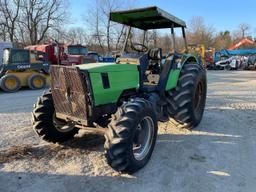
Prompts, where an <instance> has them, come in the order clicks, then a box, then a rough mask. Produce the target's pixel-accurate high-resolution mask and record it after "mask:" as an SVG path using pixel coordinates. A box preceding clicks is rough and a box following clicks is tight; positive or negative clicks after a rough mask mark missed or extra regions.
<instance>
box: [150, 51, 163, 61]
mask: <svg viewBox="0 0 256 192" xmlns="http://www.w3.org/2000/svg"><path fill="white" fill-rule="evenodd" d="M148 57H149V59H150V60H152V61H155V62H156V61H161V59H162V58H163V55H162V49H161V48H153V49H150V50H149V51H148Z"/></svg>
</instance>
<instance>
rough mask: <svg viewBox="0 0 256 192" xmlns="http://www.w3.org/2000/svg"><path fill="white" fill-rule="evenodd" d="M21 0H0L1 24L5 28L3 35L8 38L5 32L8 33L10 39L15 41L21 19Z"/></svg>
mask: <svg viewBox="0 0 256 192" xmlns="http://www.w3.org/2000/svg"><path fill="white" fill-rule="evenodd" d="M21 3H22V2H21V0H13V1H8V0H0V17H1V19H0V26H1V28H2V29H3V30H4V31H3V33H4V34H3V37H4V40H6V39H7V38H6V35H5V32H7V33H8V36H9V40H10V41H11V42H13V41H14V38H15V30H16V26H17V22H18V19H19V14H20V9H21Z"/></svg>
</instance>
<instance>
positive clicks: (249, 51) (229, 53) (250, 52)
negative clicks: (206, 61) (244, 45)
mask: <svg viewBox="0 0 256 192" xmlns="http://www.w3.org/2000/svg"><path fill="white" fill-rule="evenodd" d="M233 55H256V49H243V50H242V49H237V50H221V51H218V52H216V53H215V56H214V61H215V62H217V61H219V60H220V57H221V56H227V57H231V56H233Z"/></svg>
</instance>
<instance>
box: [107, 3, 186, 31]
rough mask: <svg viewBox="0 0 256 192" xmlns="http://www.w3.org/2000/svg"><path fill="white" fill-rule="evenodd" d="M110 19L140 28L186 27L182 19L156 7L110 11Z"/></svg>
mask: <svg viewBox="0 0 256 192" xmlns="http://www.w3.org/2000/svg"><path fill="white" fill-rule="evenodd" d="M110 20H111V21H115V22H117V23H121V24H124V25H128V26H131V27H135V28H139V29H142V30H148V29H163V28H171V27H172V26H173V27H186V23H185V22H184V21H183V20H181V19H179V18H177V17H175V16H173V15H171V14H169V13H167V12H166V11H163V10H162V9H160V8H158V7H146V8H141V9H131V10H127V11H115V12H111V13H110Z"/></svg>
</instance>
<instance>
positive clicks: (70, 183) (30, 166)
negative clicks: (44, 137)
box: [0, 71, 256, 192]
mask: <svg viewBox="0 0 256 192" xmlns="http://www.w3.org/2000/svg"><path fill="white" fill-rule="evenodd" d="M41 92H42V91H30V90H22V91H20V92H18V93H14V94H6V93H3V92H0V191H1V192H11V191H13V192H16V191H22V192H23V191H24V192H25V191H26V192H35V191H36V192H41V191H42V192H45V191H47V192H59V191H62V192H68V191H74V192H75V191H86V192H87V191H88V192H89V191H93V192H97V191H108V192H110V191H113V192H120V191H128V192H129V191H141V192H143V191H145V192H150V191H152V192H156V191H163V192H165V191H166V192H167V191H168V192H170V191H174V192H213V191H218V192H219V191H221V192H223V191H230V192H231V191H232V192H239V191H241V192H255V191H256V163H255V162H256V118H255V116H256V99H255V98H256V72H248V71H235V72H225V71H213V72H212V71H210V72H208V97H207V106H206V110H205V114H204V117H203V120H202V122H201V124H200V125H199V126H198V127H197V128H196V129H195V130H194V131H186V130H181V129H178V128H175V127H174V126H173V125H171V124H170V123H165V124H159V126H160V129H159V135H158V139H157V144H156V147H155V150H154V152H153V155H152V158H151V160H150V162H149V163H148V164H147V166H146V167H144V168H143V169H142V170H140V171H138V172H137V173H135V174H134V175H127V174H120V173H117V172H115V171H113V170H112V169H111V168H110V167H109V166H108V165H107V164H106V162H105V159H104V154H103V143H104V138H103V137H102V136H101V135H96V134H92V133H90V134H89V133H85V132H82V131H81V132H80V133H79V135H78V136H77V137H76V138H75V139H74V140H72V141H70V142H67V143H65V144H64V145H54V144H48V143H45V142H43V141H41V140H40V139H39V138H38V137H37V136H36V134H35V133H34V132H33V130H32V128H31V125H30V112H31V108H32V105H33V103H34V102H35V100H36V98H37V97H38V96H39V95H40V94H41Z"/></svg>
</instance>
